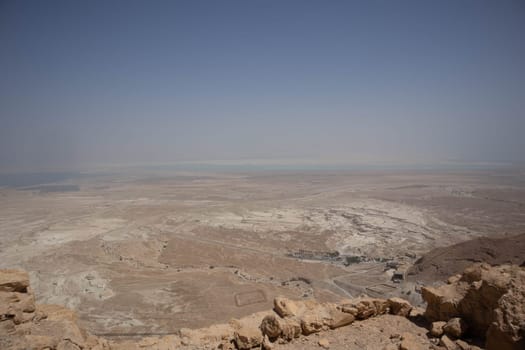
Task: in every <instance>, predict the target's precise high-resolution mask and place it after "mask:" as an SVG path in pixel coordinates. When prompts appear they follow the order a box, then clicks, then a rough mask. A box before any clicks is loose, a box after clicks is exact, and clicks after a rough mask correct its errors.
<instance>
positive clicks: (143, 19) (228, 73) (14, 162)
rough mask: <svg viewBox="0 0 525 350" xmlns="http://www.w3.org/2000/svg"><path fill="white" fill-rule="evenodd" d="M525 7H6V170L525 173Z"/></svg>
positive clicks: (1, 22)
mask: <svg viewBox="0 0 525 350" xmlns="http://www.w3.org/2000/svg"><path fill="white" fill-rule="evenodd" d="M524 34H525V4H524V3H523V2H521V1H485V2H480V1H461V2H458V1H435V2H421V1H395V2H393V1H361V2H358V1H330V2H322V1H285V2H281V1H220V2H218V1H217V2H212V1H152V2H145V1H84V2H81V1H46V2H41V1H23V2H20V1H18V2H17V1H2V2H0V43H2V50H1V51H0V77H1V78H0V122H1V127H0V171H3V170H8V169H18V168H24V169H25V168H41V167H48V168H53V167H56V168H59V167H62V168H75V167H82V166H86V165H89V164H117V163H118V164H135V163H170V162H182V161H193V162H199V161H220V160H230V161H242V160H248V159H269V160H272V159H274V160H275V159H277V160H279V161H281V162H283V163H287V162H290V163H293V162H303V161H304V162H309V163H315V162H318V163H330V162H334V163H374V162H390V163H396V162H398V163H440V162H458V163H468V162H483V163H485V162H487V163H488V162H497V163H523V162H525V152H523V151H524V150H525V137H524V136H523V134H524V131H525V113H524V112H525V40H523V37H524Z"/></svg>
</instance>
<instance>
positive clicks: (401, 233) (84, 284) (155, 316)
mask: <svg viewBox="0 0 525 350" xmlns="http://www.w3.org/2000/svg"><path fill="white" fill-rule="evenodd" d="M524 205H525V175H524V174H523V172H518V171H505V172H503V171H490V172H487V171H469V172H424V171H420V172H411V173H408V172H400V171H390V172H375V173H365V172H339V173H328V172H303V173H273V174H270V173H263V172H260V173H244V174H211V173H208V174H189V173H185V174H161V173H158V174H144V173H141V174H136V175H133V176H131V175H127V176H121V175H107V174H106V175H98V176H82V177H75V178H72V179H66V180H64V181H61V182H58V183H55V184H54V185H53V186H51V187H50V186H44V187H42V186H40V187H39V186H33V187H29V188H24V189H20V188H18V189H16V188H10V187H3V188H0V268H13V267H19V268H23V269H26V270H28V271H31V278H32V281H31V282H32V285H33V286H34V288H35V292H36V293H35V294H36V295H37V296H38V298H39V300H38V302H39V303H57V304H62V305H66V306H68V307H71V308H74V309H76V310H77V311H78V313H79V315H80V317H81V321H82V323H83V325H84V326H85V327H86V328H88V329H89V330H91V331H92V332H93V333H96V334H105V335H107V336H115V337H117V336H122V337H127V336H137V335H146V334H169V333H173V332H175V331H176V330H177V329H178V328H180V327H203V326H207V325H210V324H213V323H218V322H226V321H228V320H229V319H230V318H231V317H241V316H243V315H247V314H250V313H253V312H256V311H260V310H265V309H268V308H270V307H271V301H272V300H273V298H274V297H275V296H276V295H278V294H282V295H285V296H289V297H291V298H294V299H297V298H309V297H311V296H315V297H316V298H318V299H319V300H335V299H340V298H341V297H344V296H356V295H358V294H361V293H367V294H371V295H384V296H386V295H391V294H400V293H410V292H411V291H412V288H413V286H412V285H410V284H404V283H401V284H397V283H393V282H392V281H391V276H392V274H393V272H394V269H393V268H388V267H387V263H395V265H400V266H401V268H402V267H403V264H407V265H409V264H411V263H413V262H414V261H415V260H416V259H417V258H418V257H419V256H421V255H422V254H423V253H425V252H427V251H429V250H430V249H433V248H436V247H441V246H446V245H449V244H453V243H458V242H461V241H464V240H467V239H470V238H475V237H478V236H483V235H504V234H519V233H523V232H525V210H524ZM389 266H391V265H389ZM411 295H412V297H415V296H414V293H412V294H411ZM405 296H406V294H405Z"/></svg>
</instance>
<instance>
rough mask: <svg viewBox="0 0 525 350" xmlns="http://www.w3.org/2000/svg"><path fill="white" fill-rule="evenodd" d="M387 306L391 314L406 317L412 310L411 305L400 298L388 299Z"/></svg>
mask: <svg viewBox="0 0 525 350" xmlns="http://www.w3.org/2000/svg"><path fill="white" fill-rule="evenodd" d="M388 307H389V309H390V313H391V314H392V315H397V316H403V317H408V315H410V311H411V310H412V305H411V304H410V303H409V302H408V301H406V300H405V299H401V298H390V299H388Z"/></svg>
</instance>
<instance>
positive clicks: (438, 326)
mask: <svg viewBox="0 0 525 350" xmlns="http://www.w3.org/2000/svg"><path fill="white" fill-rule="evenodd" d="M446 324H447V323H446V322H445V321H436V322H432V326H431V327H430V335H431V336H433V337H436V338H439V337H441V336H442V335H443V326H445V325H446Z"/></svg>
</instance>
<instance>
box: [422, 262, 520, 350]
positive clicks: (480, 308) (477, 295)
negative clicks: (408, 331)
mask: <svg viewBox="0 0 525 350" xmlns="http://www.w3.org/2000/svg"><path fill="white" fill-rule="evenodd" d="M449 282H450V284H447V285H444V286H441V287H439V288H430V287H426V288H422V296H423V299H424V300H425V301H426V302H427V303H428V306H427V310H426V312H425V316H426V317H427V318H428V319H429V320H431V321H447V322H448V323H447V325H446V326H444V331H445V333H446V334H447V335H449V336H450V337H453V338H455V337H460V336H461V335H462V334H463V333H465V332H466V331H467V329H466V328H467V326H468V332H469V333H471V334H472V335H475V336H478V337H485V338H486V348H487V350H518V349H525V269H524V268H523V267H519V266H515V265H513V266H510V265H502V266H497V267H491V266H489V265H486V264H475V265H473V266H471V267H469V268H467V269H466V270H465V272H464V273H463V275H462V276H461V278H459V279H458V278H454V279H452V280H451V281H449ZM456 317H460V318H461V320H463V321H461V320H459V319H455V318H456ZM451 319H452V320H451Z"/></svg>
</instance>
